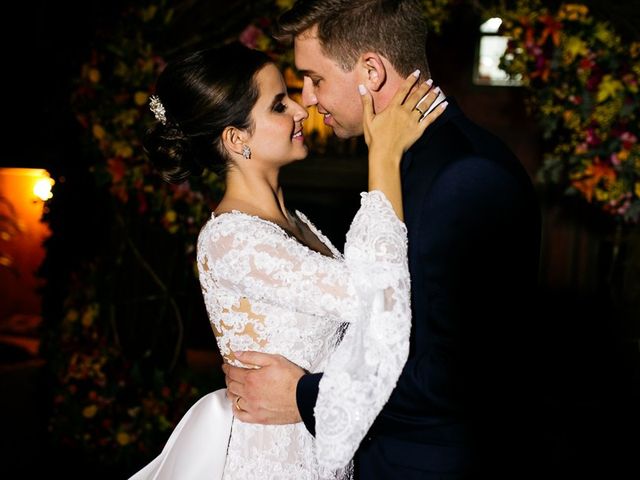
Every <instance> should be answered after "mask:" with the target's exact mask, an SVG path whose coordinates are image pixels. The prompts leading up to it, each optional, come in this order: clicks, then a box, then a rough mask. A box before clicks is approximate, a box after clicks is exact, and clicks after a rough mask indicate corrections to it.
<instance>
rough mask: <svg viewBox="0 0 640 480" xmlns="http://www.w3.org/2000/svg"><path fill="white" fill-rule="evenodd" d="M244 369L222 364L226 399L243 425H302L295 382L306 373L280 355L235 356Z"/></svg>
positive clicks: (255, 354) (250, 354) (247, 354)
mask: <svg viewBox="0 0 640 480" xmlns="http://www.w3.org/2000/svg"><path fill="white" fill-rule="evenodd" d="M235 356H236V358H237V359H238V360H240V361H241V362H242V363H243V364H244V365H247V366H248V367H251V366H253V367H254V368H242V367H234V366H232V365H229V364H227V363H225V364H223V366H222V370H223V371H224V375H225V383H226V384H227V398H228V399H229V400H230V401H231V402H232V405H233V414H234V416H235V417H236V418H237V419H239V420H240V421H242V422H246V423H261V424H265V425H282V424H289V423H298V422H300V421H302V419H301V417H300V413H299V412H298V405H297V403H296V388H297V386H298V380H300V377H302V376H303V375H304V374H305V371H304V370H303V369H302V368H300V367H299V366H297V365H296V364H295V363H292V362H290V361H289V360H287V359H286V358H284V357H283V356H281V355H272V354H269V353H261V352H236V353H235Z"/></svg>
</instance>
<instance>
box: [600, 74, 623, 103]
mask: <svg viewBox="0 0 640 480" xmlns="http://www.w3.org/2000/svg"><path fill="white" fill-rule="evenodd" d="M623 91H624V85H623V84H622V82H621V81H620V80H616V79H614V78H613V75H605V76H604V77H603V78H602V82H600V88H599V89H598V96H597V99H598V102H604V101H605V100H606V99H607V98H610V97H615V96H616V95H617V94H618V92H623Z"/></svg>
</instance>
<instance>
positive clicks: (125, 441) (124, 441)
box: [116, 432, 131, 447]
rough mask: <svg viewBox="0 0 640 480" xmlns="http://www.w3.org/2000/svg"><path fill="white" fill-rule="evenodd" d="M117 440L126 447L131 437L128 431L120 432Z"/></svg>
mask: <svg viewBox="0 0 640 480" xmlns="http://www.w3.org/2000/svg"><path fill="white" fill-rule="evenodd" d="M116 441H117V442H118V444H119V445H121V446H123V447H124V446H125V445H128V444H129V443H131V437H130V436H129V434H128V433H126V432H118V434H117V435H116Z"/></svg>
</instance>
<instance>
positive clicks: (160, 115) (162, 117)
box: [149, 95, 167, 125]
mask: <svg viewBox="0 0 640 480" xmlns="http://www.w3.org/2000/svg"><path fill="white" fill-rule="evenodd" d="M149 109H150V110H151V111H152V112H153V115H154V116H155V117H156V120H158V121H159V122H160V123H161V124H163V125H165V124H166V123H167V116H166V111H165V109H164V105H162V102H161V101H160V98H158V96H157V95H151V97H149Z"/></svg>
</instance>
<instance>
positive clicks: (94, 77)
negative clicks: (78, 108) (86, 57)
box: [89, 68, 100, 83]
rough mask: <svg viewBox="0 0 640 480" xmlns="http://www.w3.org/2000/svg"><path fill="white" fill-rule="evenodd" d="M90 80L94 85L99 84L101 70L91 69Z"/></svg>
mask: <svg viewBox="0 0 640 480" xmlns="http://www.w3.org/2000/svg"><path fill="white" fill-rule="evenodd" d="M89 80H90V81H91V82H92V83H98V82H99V81H100V70H98V69H97V68H91V69H89Z"/></svg>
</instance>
